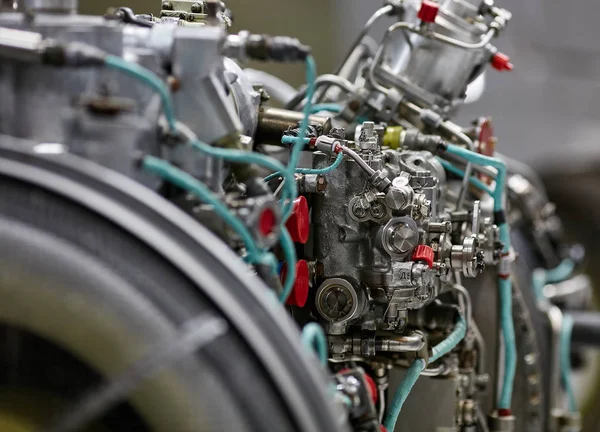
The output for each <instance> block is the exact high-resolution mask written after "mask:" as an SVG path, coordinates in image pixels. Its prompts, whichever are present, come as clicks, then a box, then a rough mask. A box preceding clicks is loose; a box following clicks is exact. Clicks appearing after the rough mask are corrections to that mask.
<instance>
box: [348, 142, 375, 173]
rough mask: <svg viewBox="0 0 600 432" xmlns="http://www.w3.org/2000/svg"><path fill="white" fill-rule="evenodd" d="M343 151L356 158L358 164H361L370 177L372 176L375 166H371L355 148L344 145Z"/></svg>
mask: <svg viewBox="0 0 600 432" xmlns="http://www.w3.org/2000/svg"><path fill="white" fill-rule="evenodd" d="M342 153H344V154H345V155H348V156H350V157H351V158H352V159H354V161H355V162H356V163H357V164H358V166H360V167H361V168H362V169H363V170H364V171H365V172H366V173H367V174H368V175H369V177H371V176H372V175H373V174H375V170H374V169H373V168H371V167H370V166H369V165H368V164H367V163H366V162H365V160H364V159H363V158H362V157H361V156H360V155H359V154H358V153H356V152H355V151H354V150H352V149H350V148H348V147H346V146H342Z"/></svg>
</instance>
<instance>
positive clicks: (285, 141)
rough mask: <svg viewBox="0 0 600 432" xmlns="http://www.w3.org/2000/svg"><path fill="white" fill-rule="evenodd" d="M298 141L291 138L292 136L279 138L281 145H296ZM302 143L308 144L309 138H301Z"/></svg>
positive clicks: (296, 138) (293, 137)
mask: <svg viewBox="0 0 600 432" xmlns="http://www.w3.org/2000/svg"><path fill="white" fill-rule="evenodd" d="M299 141H300V138H298V137H295V136H292V135H284V136H282V137H281V143H282V144H289V145H292V144H296V143H297V142H299ZM302 142H303V143H304V144H308V143H309V142H310V138H302Z"/></svg>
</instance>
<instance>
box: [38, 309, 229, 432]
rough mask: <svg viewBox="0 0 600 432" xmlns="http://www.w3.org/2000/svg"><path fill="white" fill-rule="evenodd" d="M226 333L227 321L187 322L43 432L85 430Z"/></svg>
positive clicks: (200, 319)
mask: <svg viewBox="0 0 600 432" xmlns="http://www.w3.org/2000/svg"><path fill="white" fill-rule="evenodd" d="M227 329H228V325H227V323H226V322H225V320H223V319H222V318H219V317H217V316H214V315H212V314H204V315H200V316H198V317H196V318H194V319H193V320H191V321H188V322H187V323H185V324H184V325H183V326H182V329H181V331H180V332H179V334H178V335H177V336H175V337H173V338H169V340H168V341H166V343H161V344H159V345H158V346H157V347H155V348H154V349H150V350H149V351H148V353H145V354H144V355H143V356H142V357H141V359H139V360H138V361H136V362H135V363H133V365H132V366H130V367H129V368H127V369H126V370H125V371H123V372H122V373H121V374H120V375H118V376H117V377H116V378H115V379H112V380H110V381H109V382H107V383H105V384H102V385H100V386H99V387H98V388H96V389H93V390H92V391H91V392H89V393H88V394H87V395H85V396H83V397H82V398H81V399H80V400H79V401H78V402H77V403H76V404H75V405H74V406H71V407H70V408H69V409H68V410H66V411H65V413H63V414H62V415H60V416H59V417H58V418H57V419H56V420H54V421H53V422H52V423H51V424H50V425H48V426H47V427H45V428H42V429H41V431H42V432H75V431H79V430H82V429H83V428H84V427H86V426H87V425H89V424H90V423H92V422H93V421H94V420H96V419H98V418H100V417H102V415H103V414H104V413H106V412H107V411H109V410H110V409H111V408H113V407H114V406H116V405H118V404H119V403H120V402H122V401H124V400H126V399H127V397H128V395H129V394H130V393H131V392H133V391H134V390H135V389H136V388H137V387H139V386H140V385H141V384H142V383H143V382H144V381H145V380H147V379H148V378H150V377H152V376H153V375H155V374H156V373H157V372H159V371H160V370H162V369H164V368H165V367H167V366H169V365H172V364H173V363H175V362H177V361H179V360H182V359H184V358H185V357H187V356H189V355H191V354H193V353H195V352H196V351H198V350H200V349H201V348H203V347H205V346H206V345H208V344H210V343H211V342H213V341H214V340H215V339H217V338H219V337H221V336H223V335H225V333H226V332H227Z"/></svg>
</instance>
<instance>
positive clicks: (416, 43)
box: [380, 0, 488, 103]
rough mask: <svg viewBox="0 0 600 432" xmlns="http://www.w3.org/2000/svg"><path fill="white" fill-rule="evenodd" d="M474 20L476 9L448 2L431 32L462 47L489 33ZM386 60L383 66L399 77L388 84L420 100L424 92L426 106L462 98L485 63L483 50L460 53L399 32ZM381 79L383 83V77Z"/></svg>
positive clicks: (393, 36)
mask: <svg viewBox="0 0 600 432" xmlns="http://www.w3.org/2000/svg"><path fill="white" fill-rule="evenodd" d="M410 13H411V12H409V14H410ZM476 17H477V9H476V8H475V7H473V6H472V5H470V4H468V3H465V2H463V1H457V0H450V1H448V2H446V3H445V4H444V5H443V6H442V7H441V8H440V11H439V13H438V16H437V18H436V21H435V23H432V24H431V30H433V31H435V32H436V33H439V34H441V35H443V36H447V37H451V38H453V39H456V40H458V41H461V42H464V43H469V44H474V43H478V42H479V41H480V40H481V38H482V37H483V35H484V34H485V33H486V32H487V30H488V29H487V27H486V26H485V25H484V24H482V23H479V22H477V21H476V20H474V18H476ZM412 19H416V17H414V16H413V17H412ZM407 41H408V42H407ZM385 58H386V59H388V61H387V62H386V63H384V65H383V66H384V67H386V68H387V69H388V72H391V74H392V75H393V76H396V77H399V78H396V79H393V81H394V82H393V83H392V82H390V83H388V84H392V85H398V84H400V86H401V87H405V91H406V93H407V94H409V95H413V96H417V95H421V96H419V97H422V90H425V91H426V92H427V93H429V95H430V96H431V97H430V98H428V99H430V100H429V101H428V102H431V101H436V102H439V98H442V99H441V100H442V101H444V100H445V101H447V103H450V102H452V101H454V100H456V99H462V98H463V97H464V93H465V90H466V88H467V85H468V84H469V82H470V81H471V80H472V79H473V78H474V76H475V74H476V70H477V69H478V67H479V65H481V64H482V63H484V61H485V59H486V48H485V47H482V48H478V49H463V48H459V47H455V46H451V45H448V44H446V43H444V42H441V41H437V40H433V39H430V38H427V37H424V36H421V35H418V34H412V33H410V32H405V31H403V30H399V31H395V32H394V33H392V34H391V35H390V38H389V42H388V44H387V47H386V51H385ZM380 79H381V80H382V81H385V77H384V76H381V77H380ZM390 79H392V78H390ZM399 81H401V82H399Z"/></svg>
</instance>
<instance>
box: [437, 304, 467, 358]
mask: <svg viewBox="0 0 600 432" xmlns="http://www.w3.org/2000/svg"><path fill="white" fill-rule="evenodd" d="M466 334H467V321H466V320H465V318H464V317H463V316H462V315H461V316H459V318H458V320H457V321H456V324H455V326H454V330H452V333H450V335H448V337H447V338H446V339H444V340H443V341H441V342H440V343H439V344H437V345H436V346H434V347H433V349H432V350H431V357H430V358H429V362H430V363H433V362H434V361H437V360H439V359H440V358H442V357H443V356H445V355H446V354H448V353H449V352H450V351H452V350H453V349H454V348H455V347H456V346H457V345H458V344H459V343H460V341H462V340H463V339H464V338H465V335H466Z"/></svg>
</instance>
